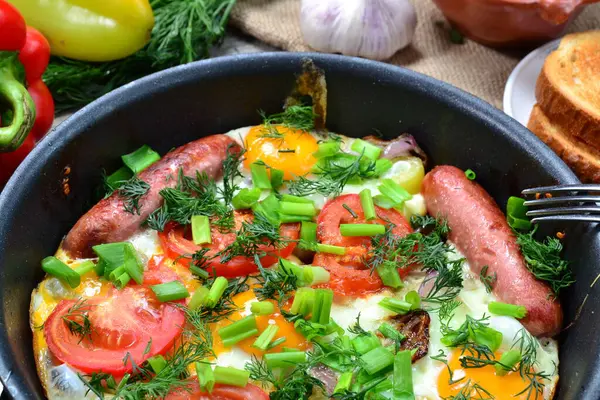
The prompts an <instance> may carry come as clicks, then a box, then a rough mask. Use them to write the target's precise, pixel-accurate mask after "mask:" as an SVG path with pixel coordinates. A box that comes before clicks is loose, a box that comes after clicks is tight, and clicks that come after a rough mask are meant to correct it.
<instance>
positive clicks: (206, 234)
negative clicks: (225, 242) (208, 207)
mask: <svg viewBox="0 0 600 400" xmlns="http://www.w3.org/2000/svg"><path fill="white" fill-rule="evenodd" d="M192 240H193V241H194V244H205V243H212V240H211V237H210V221H209V219H208V217H207V216H206V215H192Z"/></svg>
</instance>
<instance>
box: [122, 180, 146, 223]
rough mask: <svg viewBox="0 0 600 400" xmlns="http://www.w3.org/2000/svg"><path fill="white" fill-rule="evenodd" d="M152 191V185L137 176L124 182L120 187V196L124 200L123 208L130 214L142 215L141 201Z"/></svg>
mask: <svg viewBox="0 0 600 400" xmlns="http://www.w3.org/2000/svg"><path fill="white" fill-rule="evenodd" d="M149 190H150V185H149V184H148V183H147V182H144V181H143V180H141V179H140V178H138V177H137V176H133V177H131V179H129V180H127V181H124V182H123V184H122V185H121V186H119V189H118V192H117V193H118V194H119V197H121V199H123V208H124V210H125V211H126V212H128V213H130V214H137V215H140V199H141V198H142V196H144V195H145V194H146V193H148V191H149Z"/></svg>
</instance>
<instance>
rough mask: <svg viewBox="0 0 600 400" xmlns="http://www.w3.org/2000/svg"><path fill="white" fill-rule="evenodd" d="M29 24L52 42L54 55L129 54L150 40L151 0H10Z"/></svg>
mask: <svg viewBox="0 0 600 400" xmlns="http://www.w3.org/2000/svg"><path fill="white" fill-rule="evenodd" d="M8 2H9V3H12V4H13V5H14V6H16V7H17V8H18V9H19V11H20V12H21V14H22V15H23V17H25V21H26V22H27V25H31V26H33V27H34V28H37V29H38V30H39V31H40V32H41V33H42V34H43V35H44V36H45V37H46V38H47V39H48V41H49V42H50V46H51V48H52V54H54V55H56V56H63V57H68V58H73V59H76V60H82V61H112V60H117V59H120V58H124V57H127V56H129V55H131V54H133V53H135V52H136V51H138V50H139V49H141V48H142V47H144V45H145V44H146V43H147V42H148V40H149V39H150V33H151V31H152V27H153V26H154V16H153V14H152V8H151V7H150V4H149V3H148V0H8Z"/></svg>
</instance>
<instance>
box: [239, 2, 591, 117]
mask: <svg viewBox="0 0 600 400" xmlns="http://www.w3.org/2000/svg"><path fill="white" fill-rule="evenodd" d="M324 1H325V0H324ZM412 1H413V3H414V5H415V7H416V9H417V14H418V21H419V22H418V26H417V32H416V35H415V38H414V40H413V43H412V45H411V46H410V47H408V48H406V49H404V50H401V51H399V52H398V53H397V54H396V55H394V56H393V57H392V58H391V59H390V60H389V61H388V62H390V63H392V64H397V65H401V66H404V67H407V68H410V69H413V70H415V71H418V72H421V73H424V74H427V75H430V76H433V77H434V78H437V79H441V80H443V81H446V82H449V83H451V84H453V85H455V86H458V87H459V88H461V89H464V90H466V91H468V92H471V93H473V94H474V95H476V96H478V97H481V98H482V99H484V100H486V101H488V102H489V103H491V104H493V105H495V106H496V107H498V108H502V94H503V91H504V85H505V83H506V80H507V79H508V76H509V74H510V72H511V71H512V70H513V68H514V67H515V66H516V65H517V63H518V62H519V60H520V59H521V58H522V57H523V56H524V55H525V54H526V53H523V52H514V51H513V52H506V51H502V52H501V51H497V50H493V49H490V48H487V47H484V46H482V45H479V44H477V43H475V42H473V41H470V40H468V41H467V42H466V43H465V44H462V45H458V44H454V43H452V42H451V41H450V40H449V38H448V36H447V35H445V34H444V33H443V31H442V28H440V27H439V26H437V25H436V21H443V20H444V17H443V15H442V13H441V12H440V11H439V10H438V9H437V8H436V6H435V5H434V4H433V3H432V2H431V1H430V0H412ZM299 19H300V0H239V1H238V3H237V5H236V7H235V8H234V10H233V14H232V23H233V24H234V25H235V26H237V27H238V28H240V29H241V30H242V31H244V32H246V33H248V34H250V35H252V36H254V37H256V38H258V39H260V40H262V41H264V42H266V43H268V44H270V45H272V46H275V47H278V48H281V49H284V50H289V51H310V48H309V47H308V46H306V45H305V44H304V41H303V39H302V34H301V32H300V23H299ZM590 29H600V5H593V6H589V7H587V8H586V9H585V10H584V12H583V13H582V14H581V15H580V16H579V18H577V20H575V22H574V23H573V24H572V25H571V26H570V27H569V30H570V31H584V30H590Z"/></svg>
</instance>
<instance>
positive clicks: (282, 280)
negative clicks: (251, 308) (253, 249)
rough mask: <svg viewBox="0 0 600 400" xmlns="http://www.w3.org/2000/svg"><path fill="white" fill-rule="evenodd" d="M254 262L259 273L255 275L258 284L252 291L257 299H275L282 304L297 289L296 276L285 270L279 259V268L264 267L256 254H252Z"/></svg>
mask: <svg viewBox="0 0 600 400" xmlns="http://www.w3.org/2000/svg"><path fill="white" fill-rule="evenodd" d="M254 262H255V263H256V265H257V266H258V272H259V275H257V276H255V278H256V280H257V281H258V285H257V286H256V287H255V288H254V293H255V294H256V298H257V299H258V300H261V301H262V300H268V299H273V300H277V301H278V302H279V303H280V304H284V303H285V302H286V301H287V300H288V299H289V297H290V294H291V293H292V292H294V291H295V290H296V289H298V277H296V275H294V274H293V273H292V272H291V271H287V270H286V267H285V265H284V264H283V263H282V262H281V261H279V266H278V267H279V269H271V268H269V269H266V268H264V267H263V266H262V263H261V262H260V258H259V257H258V255H256V254H255V255H254Z"/></svg>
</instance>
